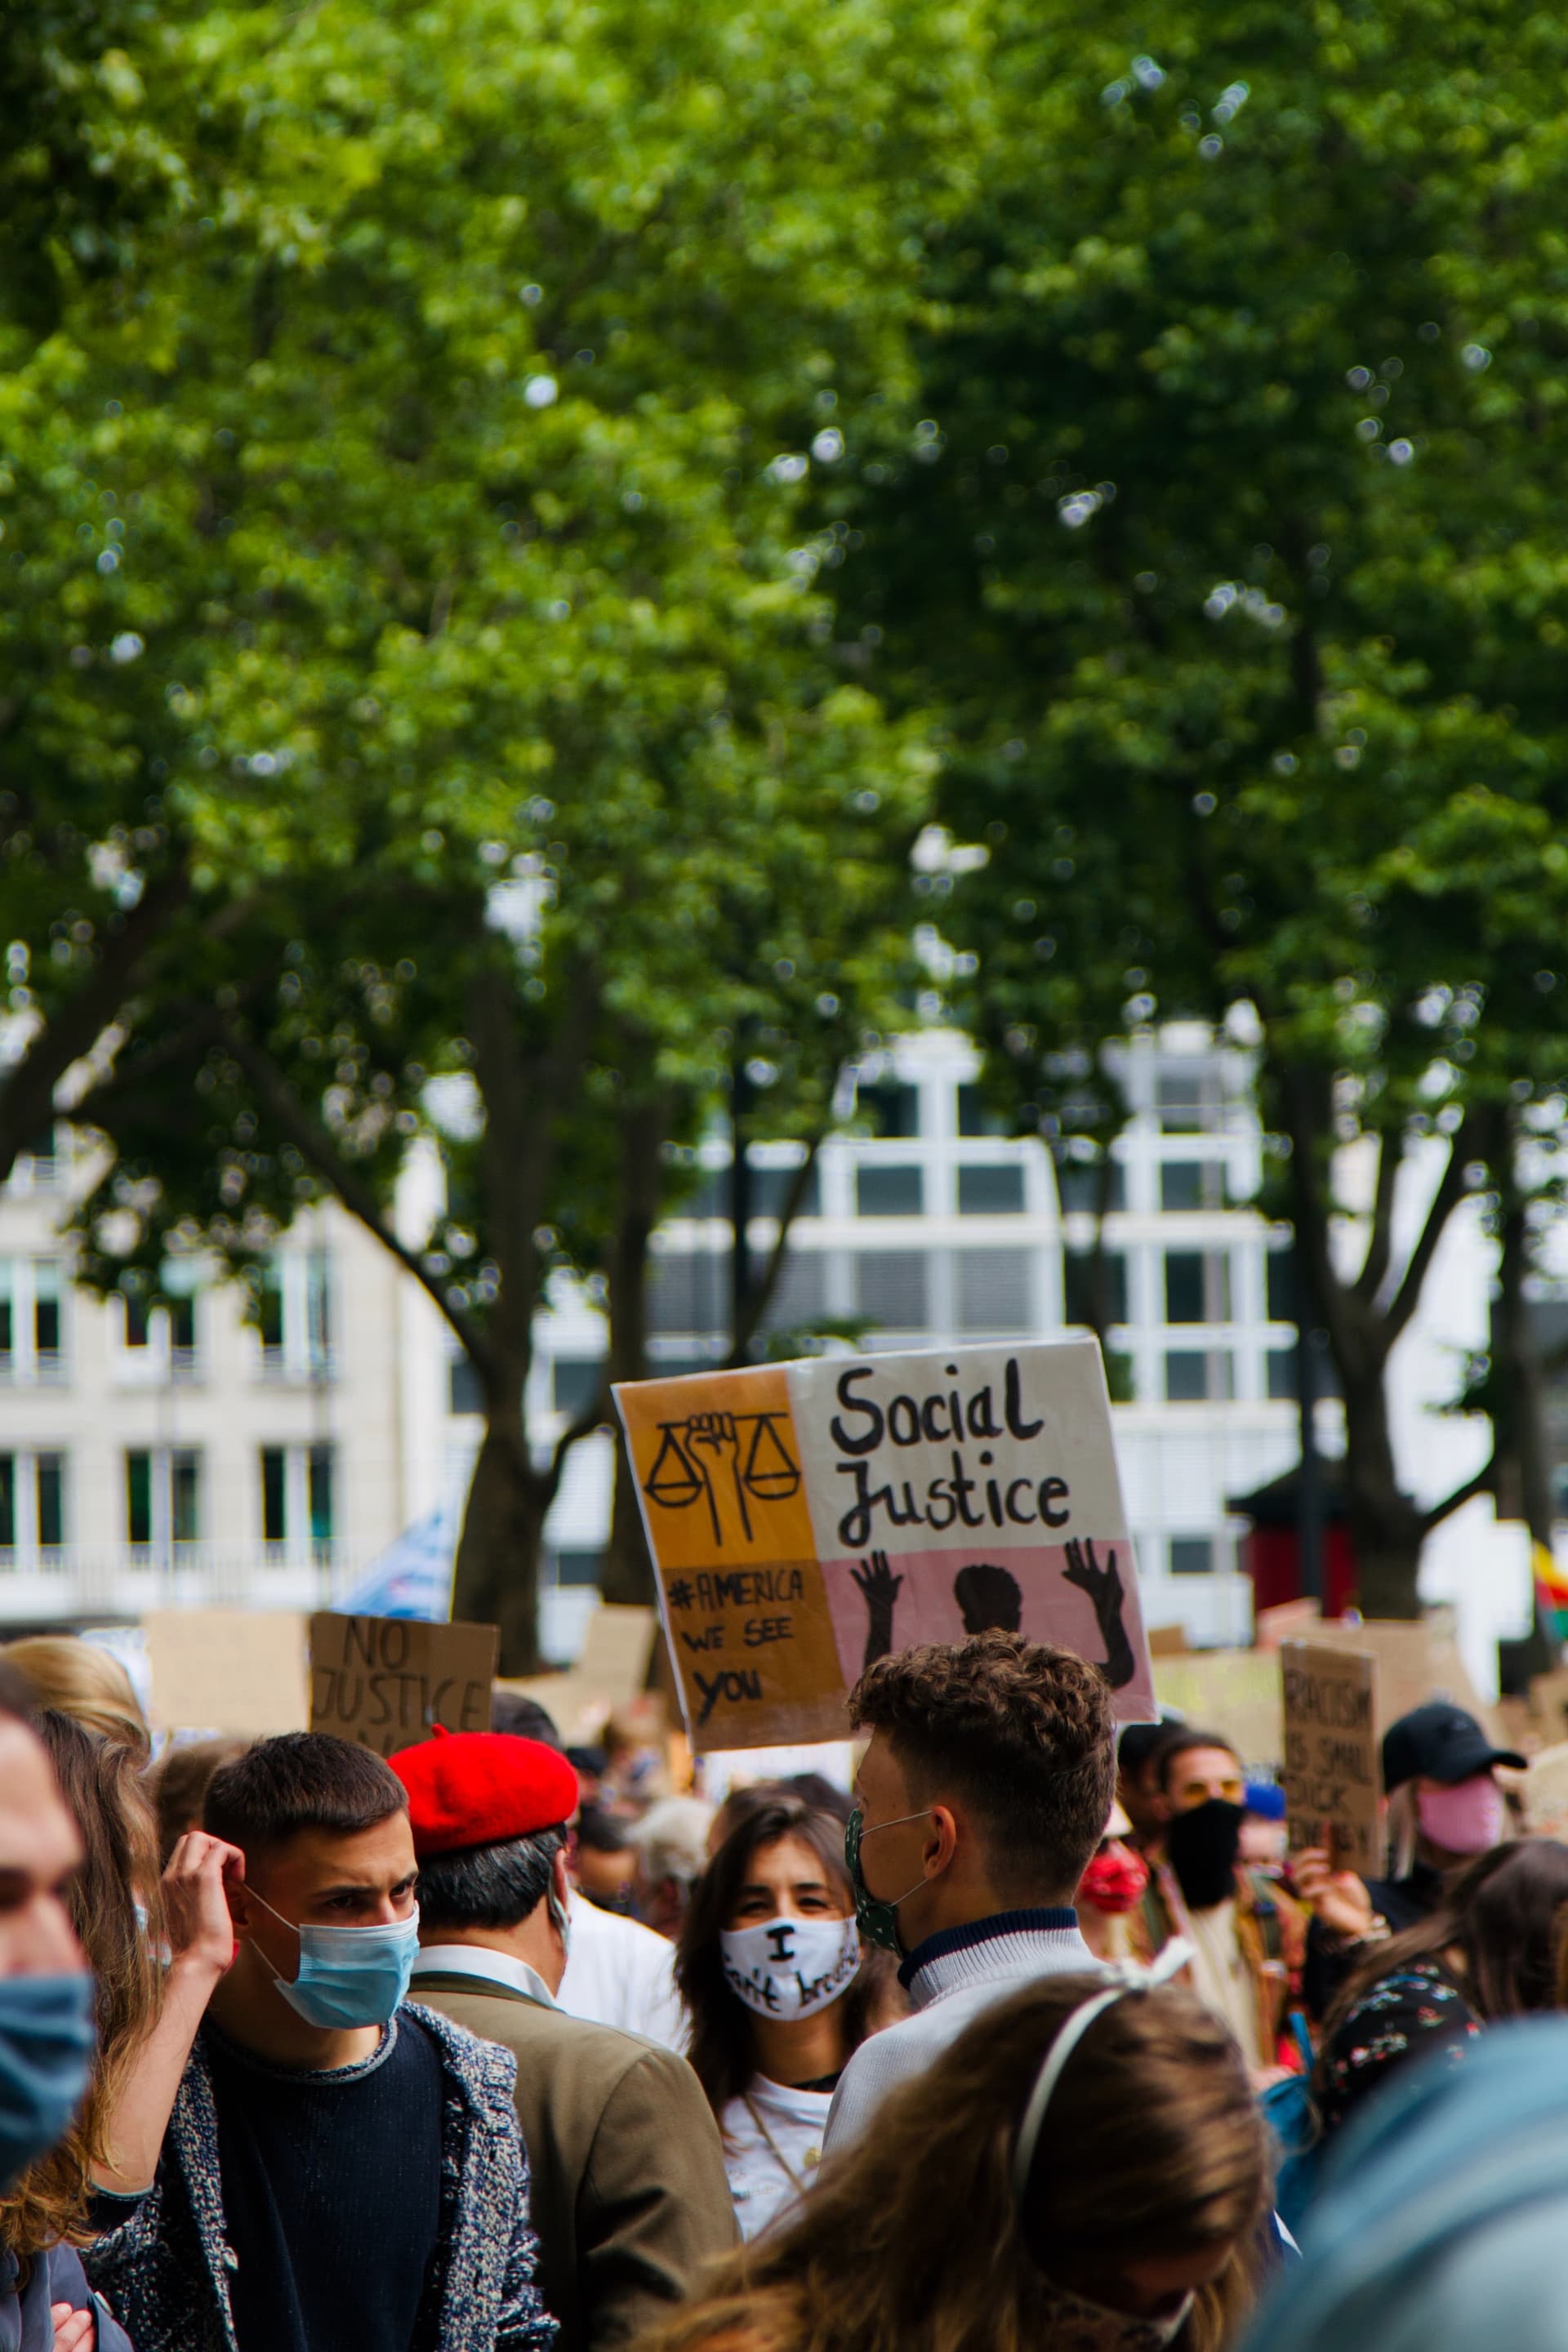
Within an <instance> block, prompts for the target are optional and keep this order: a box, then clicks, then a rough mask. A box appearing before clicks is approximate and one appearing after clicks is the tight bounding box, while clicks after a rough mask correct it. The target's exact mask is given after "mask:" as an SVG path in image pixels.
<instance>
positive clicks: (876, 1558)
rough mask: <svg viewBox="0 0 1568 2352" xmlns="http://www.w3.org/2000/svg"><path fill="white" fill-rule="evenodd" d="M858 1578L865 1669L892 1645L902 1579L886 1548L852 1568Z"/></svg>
mask: <svg viewBox="0 0 1568 2352" xmlns="http://www.w3.org/2000/svg"><path fill="white" fill-rule="evenodd" d="M849 1573H850V1575H851V1576H852V1577H853V1578H854V1580H855V1584H856V1588H857V1590H858V1592H859V1595H860V1598H861V1600H862V1601H864V1602H865V1603H866V1655H865V1658H864V1660H863V1661H862V1671H864V1668H865V1667H866V1666H872V1665H875V1664H876V1663H877V1660H878V1659H879V1658H885V1657H886V1656H887V1655H888V1653H889V1651H890V1650H891V1648H892V1646H893V1604H894V1602H895V1601H897V1600H898V1597H899V1591H900V1586H901V1585H902V1583H903V1578H902V1577H901V1576H895V1575H894V1574H893V1571H892V1570H891V1569H890V1568H889V1566H888V1555H887V1553H886V1552H885V1551H874V1552H873V1553H872V1554H871V1557H870V1559H863V1560H862V1561H861V1563H860V1565H859V1567H858V1568H852V1569H851V1570H850V1571H849Z"/></svg>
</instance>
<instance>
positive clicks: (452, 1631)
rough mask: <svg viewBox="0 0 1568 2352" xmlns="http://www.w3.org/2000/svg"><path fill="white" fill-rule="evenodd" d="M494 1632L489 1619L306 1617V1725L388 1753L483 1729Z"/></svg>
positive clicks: (487, 1719)
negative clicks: (435, 1735)
mask: <svg viewBox="0 0 1568 2352" xmlns="http://www.w3.org/2000/svg"><path fill="white" fill-rule="evenodd" d="M499 1646H500V1635H499V1634H498V1633H497V1632H496V1629H495V1627H494V1626H493V1625H431V1624H426V1623H424V1622H421V1621H420V1620H417V1619H415V1618H409V1617H343V1616H338V1615H336V1614H334V1613H333V1612H330V1611H326V1610H321V1611H319V1612H317V1614H316V1615H315V1616H313V1617H312V1618H311V1620H310V1728H311V1730H312V1731H331V1732H334V1733H336V1735H337V1737H338V1738H340V1739H355V1740H358V1741H359V1743H360V1745H361V1746H362V1747H363V1748H374V1750H375V1752H376V1754H377V1755H378V1756H395V1754H396V1753H397V1751H398V1749H399V1748H413V1747H415V1746H416V1745H417V1743H418V1742H419V1741H420V1740H422V1739H428V1738H430V1737H431V1727H432V1726H433V1725H434V1724H437V1723H439V1724H441V1725H443V1726H444V1727H445V1728H446V1729H447V1731H488V1730H489V1727H490V1685H491V1683H492V1682H493V1681H494V1680H495V1671H496V1655H497V1652H498V1649H499Z"/></svg>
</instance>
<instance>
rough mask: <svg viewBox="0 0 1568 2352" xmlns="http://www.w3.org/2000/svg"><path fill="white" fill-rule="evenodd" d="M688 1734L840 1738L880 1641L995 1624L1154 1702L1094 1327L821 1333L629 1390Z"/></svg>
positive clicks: (1150, 1705)
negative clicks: (1029, 1335) (1033, 1338)
mask: <svg viewBox="0 0 1568 2352" xmlns="http://www.w3.org/2000/svg"><path fill="white" fill-rule="evenodd" d="M615 1394H616V1408H617V1410H618V1412H619V1413H620V1416H621V1421H622V1423H623V1425H624V1427H625V1429H626V1444H627V1447H628V1449H629V1452H630V1454H631V1458H632V1462H633V1465H634V1466H635V1468H636V1472H637V1488H638V1493H639V1496H640V1498H641V1503H642V1512H643V1520H644V1524H645V1525H646V1527H647V1535H648V1543H649V1547H650V1549H651V1550H652V1552H653V1557H654V1560H655V1563H656V1566H657V1568H658V1581H659V1604H660V1607H661V1609H662V1612H663V1615H664V1626H665V1632H666V1634H667V1636H668V1642H669V1649H670V1655H671V1656H672V1657H673V1658H674V1660H675V1662H676V1666H677V1669H678V1671H679V1678H680V1695H681V1704H682V1706H683V1707H684V1709H685V1713H686V1720H687V1725H688V1727H689V1731H690V1734H691V1740H692V1745H693V1746H694V1747H695V1748H700V1749H701V1748H757V1747H770V1746H773V1745H774V1744H776V1743H779V1742H782V1741H789V1740H803V1739H805V1740H808V1739H834V1738H842V1737H843V1736H844V1733H845V1731H846V1728H847V1725H846V1720H845V1714H844V1700H845V1696H846V1694H847V1690H848V1688H849V1685H851V1684H852V1683H853V1682H854V1681H855V1680H856V1678H857V1676H858V1675H859V1674H860V1673H861V1671H862V1669H863V1668H864V1667H866V1666H867V1665H868V1664H870V1663H871V1662H872V1661H873V1660H874V1659H876V1658H879V1657H884V1656H886V1655H887V1654H889V1652H891V1651H895V1650H907V1649H910V1648H911V1647H913V1645H914V1644H915V1643H921V1642H956V1641H961V1640H962V1639H963V1636H964V1635H965V1634H966V1633H979V1632H981V1631H983V1630H984V1628H986V1627H988V1626H1004V1627H1006V1628H1008V1629H1010V1630H1012V1631H1016V1632H1020V1633H1025V1634H1026V1635H1027V1636H1028V1637H1029V1638H1030V1639H1031V1640H1036V1641H1044V1642H1056V1643H1060V1644H1061V1645H1062V1646H1063V1647H1064V1648H1067V1649H1070V1650H1075V1651H1077V1652H1078V1653H1079V1655H1080V1656H1081V1657H1085V1658H1088V1659H1089V1660H1090V1661H1091V1662H1092V1663H1093V1664H1096V1665H1099V1666H1100V1667H1101V1668H1102V1669H1103V1671H1104V1674H1105V1676H1106V1679H1107V1681H1108V1682H1109V1683H1110V1685H1111V1689H1112V1691H1113V1693H1114V1698H1115V1707H1116V1713H1117V1715H1118V1716H1119V1717H1121V1719H1122V1720H1123V1721H1125V1722H1138V1721H1149V1720H1152V1718H1153V1717H1154V1715H1155V1712H1156V1709H1155V1705H1154V1686H1153V1678H1152V1674H1151V1671H1150V1665H1149V1652H1148V1644H1147V1643H1146V1641H1145V1639H1144V1633H1143V1622H1142V1613H1141V1612H1140V1609H1139V1605H1138V1588H1137V1580H1136V1576H1135V1574H1134V1570H1133V1561H1132V1546H1131V1539H1130V1538H1129V1536H1128V1532H1127V1517H1126V1513H1125V1511H1124V1509H1123V1507H1122V1501H1121V1483H1120V1481H1119V1479H1118V1477H1117V1474H1116V1454H1115V1449H1114V1446H1113V1444H1112V1441H1111V1429H1110V1400H1109V1398H1108V1396H1107V1394H1106V1387H1105V1373H1104V1368H1103V1366H1102V1364H1101V1361H1100V1349H1099V1346H1098V1344H1097V1343H1096V1341H1095V1340H1094V1339H1091V1338H1089V1337H1087V1336H1084V1337H1075V1338H1071V1339H1053V1340H1044V1341H1040V1342H1038V1343H1036V1344H1033V1345H1030V1346H1026V1347H1014V1348H998V1347H984V1348H955V1349H933V1350H931V1352H929V1353H925V1352H922V1353H921V1354H919V1355H900V1356H890V1355H889V1356H833V1357H827V1356H822V1357H816V1358H813V1359H812V1360H809V1361H806V1362H803V1363H795V1364H767V1365H759V1366H756V1367H755V1368H752V1369H748V1370H743V1371H732V1372H699V1373H694V1374H691V1375H690V1376H689V1377H687V1378H684V1379H680V1380H668V1381H632V1382H629V1383H625V1384H623V1385H622V1386H620V1387H618V1388H617V1389H616V1392H615Z"/></svg>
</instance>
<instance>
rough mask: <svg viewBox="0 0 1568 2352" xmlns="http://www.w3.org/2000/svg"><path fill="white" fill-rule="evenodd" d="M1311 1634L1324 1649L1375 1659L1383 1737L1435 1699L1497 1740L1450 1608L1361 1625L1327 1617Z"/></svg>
mask: <svg viewBox="0 0 1568 2352" xmlns="http://www.w3.org/2000/svg"><path fill="white" fill-rule="evenodd" d="M1308 1638H1309V1639H1310V1640H1311V1641H1312V1642H1313V1643H1318V1644H1320V1645H1321V1646H1322V1647H1323V1648H1326V1649H1331V1650H1364V1651H1366V1652H1367V1653H1368V1654H1369V1655H1371V1656H1372V1657H1374V1658H1375V1659H1376V1660H1377V1729H1378V1737H1379V1738H1382V1736H1383V1734H1384V1732H1385V1731H1386V1730H1387V1729H1388V1727H1389V1725H1390V1724H1391V1723H1397V1722H1398V1720H1399V1718H1400V1717H1401V1716H1402V1715H1408V1714H1409V1713H1410V1711H1411V1709H1412V1708H1413V1707H1417V1706H1426V1702H1427V1701H1428V1700H1429V1699H1436V1698H1443V1699H1448V1700H1451V1701H1452V1703H1453V1705H1454V1706H1462V1707H1463V1708H1464V1709H1465V1711H1466V1713H1467V1714H1468V1715H1473V1716H1474V1717H1475V1718H1476V1721H1477V1722H1478V1723H1479V1725H1480V1727H1481V1728H1482V1730H1483V1731H1485V1733H1486V1734H1487V1737H1488V1738H1496V1736H1497V1727H1496V1725H1495V1724H1494V1723H1493V1720H1492V1711H1491V1708H1490V1706H1489V1705H1488V1703H1487V1701H1486V1700H1485V1699H1484V1698H1482V1696H1481V1695H1480V1693H1479V1691H1478V1690H1477V1688H1476V1686H1475V1684H1474V1683H1473V1682H1472V1681H1471V1680H1470V1675H1469V1669H1468V1667H1467V1665H1466V1664H1465V1662H1464V1659H1463V1658H1462V1657H1461V1656H1460V1654H1459V1643H1458V1634H1457V1633H1456V1631H1455V1618H1454V1612H1453V1611H1452V1609H1449V1608H1441V1609H1430V1610H1428V1611H1427V1612H1426V1615H1425V1616H1424V1617H1417V1618H1411V1619H1405V1618H1397V1617H1369V1618H1367V1619H1366V1620H1365V1621H1364V1622H1363V1623H1361V1624H1353V1623H1352V1622H1350V1621H1349V1620H1347V1619H1345V1618H1342V1617H1330V1618H1325V1620H1324V1621H1323V1622H1322V1623H1321V1625H1314V1626H1313V1628H1312V1630H1311V1633H1310V1636H1309V1637H1308Z"/></svg>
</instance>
